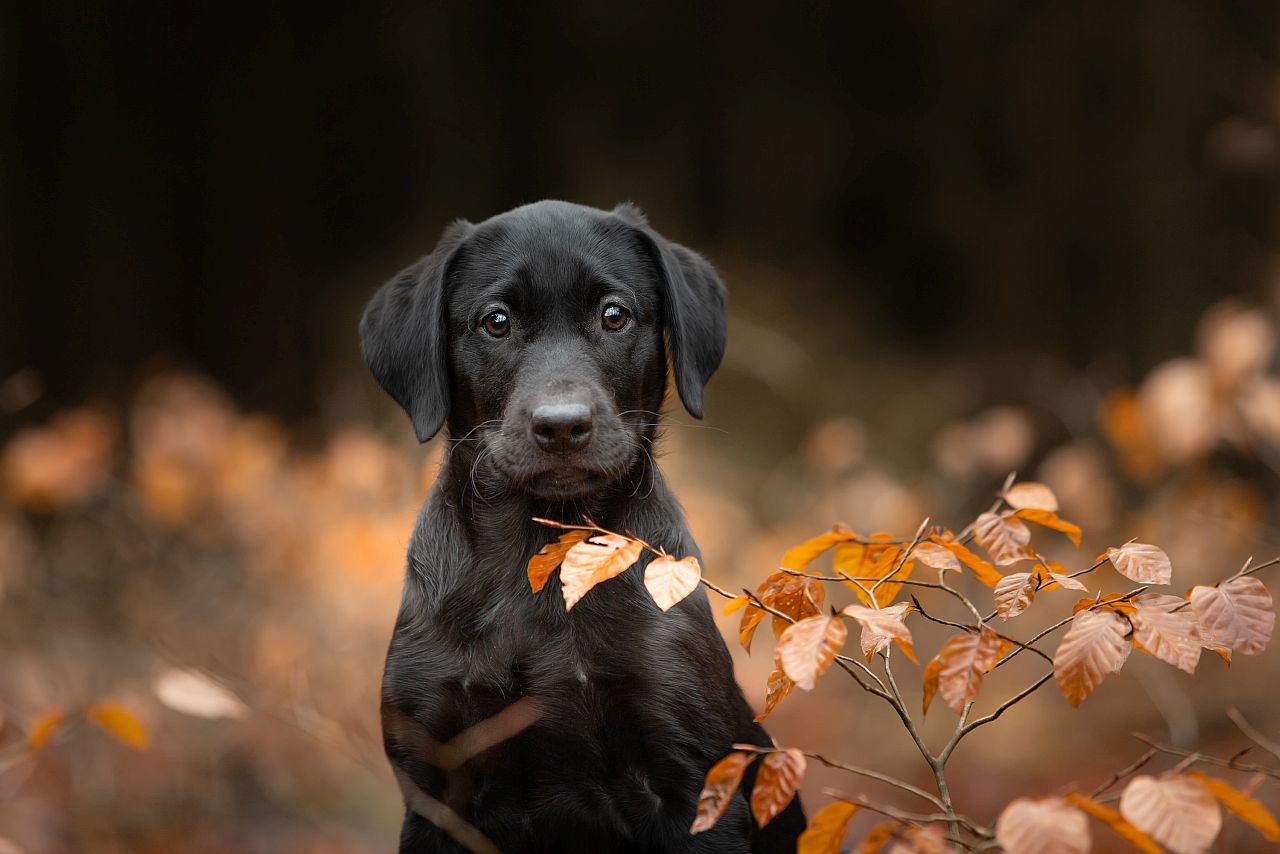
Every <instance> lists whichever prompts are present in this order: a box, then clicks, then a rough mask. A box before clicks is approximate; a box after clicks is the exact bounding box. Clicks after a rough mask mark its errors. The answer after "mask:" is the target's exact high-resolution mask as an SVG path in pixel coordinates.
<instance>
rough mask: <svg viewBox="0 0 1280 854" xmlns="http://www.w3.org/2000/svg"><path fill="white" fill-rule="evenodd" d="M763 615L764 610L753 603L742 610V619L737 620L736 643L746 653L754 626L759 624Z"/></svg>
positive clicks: (753, 635) (749, 646) (752, 635)
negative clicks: (740, 645)
mask: <svg viewBox="0 0 1280 854" xmlns="http://www.w3.org/2000/svg"><path fill="white" fill-rule="evenodd" d="M764 615H765V610H764V609H763V608H761V607H760V606H758V605H755V604H751V605H748V606H747V610H745V611H743V612H742V619H741V620H740V621H739V622H738V643H740V644H742V648H743V649H745V650H746V651H747V652H748V653H750V652H751V639H752V638H753V637H755V633H756V627H757V626H759V625H760V621H761V620H763V619H764Z"/></svg>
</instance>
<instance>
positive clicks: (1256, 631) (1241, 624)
mask: <svg viewBox="0 0 1280 854" xmlns="http://www.w3.org/2000/svg"><path fill="white" fill-rule="evenodd" d="M1189 598H1190V599H1191V610H1193V611H1195V614H1196V619H1198V620H1199V621H1200V632H1201V634H1202V635H1203V636H1204V639H1205V640H1207V641H1209V642H1211V643H1213V644H1221V645H1224V646H1229V647H1231V649H1233V650H1235V651H1236V652H1238V653H1240V654H1241V655H1257V654H1258V653H1260V652H1262V651H1263V650H1264V649H1266V647H1267V644H1268V643H1269V642H1270V641H1271V633H1272V632H1273V631H1274V630H1275V627H1276V610H1275V603H1274V601H1273V600H1272V598H1271V592H1270V591H1269V590H1267V588H1266V587H1265V586H1264V585H1263V583H1262V582H1261V581H1259V580H1258V579H1256V578H1253V577H1252V576H1248V575H1246V576H1242V577H1240V578H1233V579H1231V580H1229V581H1224V582H1222V583H1221V584H1218V585H1217V586H1215V587H1194V588H1192V590H1191V595H1190V597H1189Z"/></svg>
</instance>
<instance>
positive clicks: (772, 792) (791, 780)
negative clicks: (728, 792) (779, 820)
mask: <svg viewBox="0 0 1280 854" xmlns="http://www.w3.org/2000/svg"><path fill="white" fill-rule="evenodd" d="M805 764H806V763H805V758H804V754H803V753H802V752H800V751H799V750H797V749H796V748H794V747H788V748H787V749H786V750H779V751H776V752H774V753H766V754H765V757H764V759H763V760H762V761H761V762H760V770H759V771H758V772H757V773H756V783H755V787H754V788H753V789H752V790H751V814H752V815H753V816H755V818H756V824H757V825H759V826H760V827H764V826H765V825H766V824H768V823H769V822H770V821H772V820H773V817H774V816H775V815H777V814H778V813H779V812H781V811H782V808H783V807H785V806H786V805H787V804H789V803H791V799H792V798H793V797H795V794H796V789H797V788H799V786H800V781H801V780H803V779H804V769H805Z"/></svg>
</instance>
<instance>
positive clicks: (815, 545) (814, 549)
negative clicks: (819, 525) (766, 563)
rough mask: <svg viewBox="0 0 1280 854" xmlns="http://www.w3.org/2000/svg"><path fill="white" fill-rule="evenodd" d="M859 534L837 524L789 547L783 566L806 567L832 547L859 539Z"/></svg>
mask: <svg viewBox="0 0 1280 854" xmlns="http://www.w3.org/2000/svg"><path fill="white" fill-rule="evenodd" d="M857 536H858V535H857V534H855V533H854V532H853V531H850V530H849V529H848V528H846V527H844V526H843V525H836V526H835V527H833V528H832V529H831V530H830V531H828V532H827V533H825V534H820V535H818V536H816V537H814V538H813V539H810V540H805V541H804V542H803V543H801V544H800V545H798V546H792V547H791V548H789V549H787V552H786V554H784V555H783V556H782V563H781V566H782V567H783V568H785V569H804V568H805V567H806V566H808V565H809V564H810V563H812V562H813V560H814V558H816V557H818V556H819V555H821V554H822V553H823V552H825V551H827V550H828V549H830V548H831V547H832V546H834V545H836V544H838V543H847V542H849V541H851V540H854V539H857Z"/></svg>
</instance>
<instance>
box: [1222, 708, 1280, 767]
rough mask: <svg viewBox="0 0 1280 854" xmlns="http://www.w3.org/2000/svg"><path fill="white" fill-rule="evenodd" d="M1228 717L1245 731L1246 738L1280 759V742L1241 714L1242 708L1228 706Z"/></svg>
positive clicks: (1241, 730)
mask: <svg viewBox="0 0 1280 854" xmlns="http://www.w3.org/2000/svg"><path fill="white" fill-rule="evenodd" d="M1227 717H1229V718H1231V722H1232V723H1234V724H1235V725H1236V727H1238V728H1239V730H1240V732H1242V733H1244V736H1245V738H1247V739H1249V740H1250V741H1252V742H1253V743H1254V744H1256V745H1258V746H1259V747H1261V748H1262V749H1263V750H1265V751H1267V753H1270V754H1271V755H1272V756H1274V757H1276V758H1277V759H1280V742H1276V741H1274V740H1272V739H1271V738H1269V737H1268V736H1266V735H1265V734H1263V732H1262V731H1261V730H1259V729H1258V728H1257V727H1255V726H1254V725H1253V724H1251V723H1249V722H1248V721H1247V720H1245V718H1244V715H1242V714H1240V710H1239V709H1237V708H1236V707H1235V706H1227Z"/></svg>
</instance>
